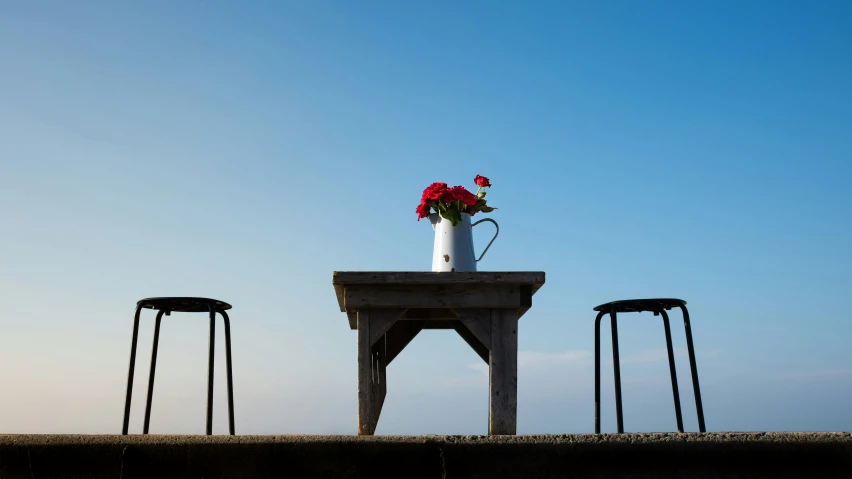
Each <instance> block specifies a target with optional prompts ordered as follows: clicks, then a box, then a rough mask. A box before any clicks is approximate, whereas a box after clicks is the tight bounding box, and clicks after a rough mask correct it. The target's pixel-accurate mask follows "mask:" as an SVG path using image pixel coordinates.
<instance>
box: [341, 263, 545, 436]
mask: <svg viewBox="0 0 852 479" xmlns="http://www.w3.org/2000/svg"><path fill="white" fill-rule="evenodd" d="M332 283H333V284H334V291H335V293H336V294H337V302H338V304H339V305H340V311H342V312H345V313H346V314H347V316H348V318H349V327H350V328H351V329H357V330H358V434H361V435H371V434H373V433H374V432H375V430H376V424H377V423H378V421H379V414H380V413H381V411H382V405H383V404H384V400H385V395H386V394H387V383H386V378H387V376H386V374H385V369H386V368H387V365H388V364H390V363H391V361H393V360H394V358H396V357H397V355H399V353H400V352H401V351H402V350H403V349H404V348H405V346H406V345H408V343H410V342H411V340H412V339H414V337H415V336H417V333H419V332H420V331H422V330H424V329H454V330H455V331H456V332H457V333H459V336H461V337H462V338H463V339H464V340H465V341H466V342H467V344H469V345H470V347H472V348H473V350H474V351H476V353H477V354H479V356H480V357H481V358H482V360H483V361H485V362H486V363H488V366H489V388H490V394H489V401H488V434H515V431H516V423H517V412H518V407H517V406H518V373H517V371H518V334H517V331H518V319H519V318H520V317H521V316H523V315H524V313H526V312H527V310H528V309H530V307H531V306H532V296H533V294H535V292H536V291H537V290H538V289H539V288H540V287H541V286H542V285H543V284H544V273H543V272H509V273H492V272H487V273H486V272H482V273H420V272H349V271H336V272H335V273H334V276H333V279H332Z"/></svg>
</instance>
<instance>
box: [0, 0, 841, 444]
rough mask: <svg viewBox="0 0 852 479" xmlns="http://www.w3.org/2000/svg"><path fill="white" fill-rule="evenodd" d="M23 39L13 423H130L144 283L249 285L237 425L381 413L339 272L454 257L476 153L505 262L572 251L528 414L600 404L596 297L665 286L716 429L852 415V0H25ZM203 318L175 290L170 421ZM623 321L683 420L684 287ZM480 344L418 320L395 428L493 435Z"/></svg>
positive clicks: (239, 351)
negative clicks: (420, 210) (130, 376)
mask: <svg viewBox="0 0 852 479" xmlns="http://www.w3.org/2000/svg"><path fill="white" fill-rule="evenodd" d="M0 65H2V75H0V205H2V208H0V303H2V305H3V307H2V311H0V364H3V365H4V366H3V367H2V368H0V385H2V389H3V391H4V392H3V394H2V395H0V432H6V433H8V432H14V433H18V432H20V433H23V432H33V433H35V432H62V433H71V432H74V433H115V432H118V431H120V429H119V428H120V421H121V415H122V408H123V399H124V396H123V394H124V387H125V380H126V373H127V371H126V368H127V357H128V352H129V346H130V333H131V320H132V312H133V307H134V305H135V302H136V301H137V300H139V299H141V298H144V297H150V296H168V295H173V296H183V295H197V296H208V297H214V298H218V299H221V300H224V301H228V302H230V303H231V304H233V305H234V310H233V312H232V315H231V317H232V323H233V325H232V334H233V337H234V369H235V396H236V406H237V431H238V432H239V433H258V434H271V433H280V434H284V433H339V434H354V433H355V432H356V430H357V428H356V412H357V405H356V394H357V393H356V389H357V387H356V349H355V348H356V344H355V340H356V335H355V333H354V332H353V331H350V330H349V329H348V326H347V322H346V318H345V315H343V314H342V313H340V312H339V311H338V310H337V305H336V301H335V297H334V294H333V290H332V287H331V275H332V272H333V271H335V270H403V271H407V270H410V271H418V270H428V269H429V267H430V264H431V247H432V231H431V228H430V227H429V225H428V223H424V222H422V221H421V222H417V221H416V220H415V214H414V208H415V206H416V205H417V202H418V200H419V197H420V192H421V191H422V189H423V188H424V187H425V186H427V185H428V184H429V183H431V182H433V181H444V182H447V183H450V184H462V185H467V186H468V187H471V186H472V185H473V182H472V180H473V177H474V176H475V175H476V174H482V175H485V176H487V177H489V178H491V181H492V183H493V184H494V186H493V188H492V189H491V191H489V196H488V198H489V200H490V201H489V202H490V203H491V204H493V205H495V206H497V207H498V208H499V210H497V211H495V212H493V213H492V214H491V215H490V217H492V218H493V219H495V220H496V221H497V222H498V223H499V224H500V227H501V230H500V237H499V238H498V239H497V241H496V242H495V243H494V246H493V247H492V248H491V250H490V251H489V252H488V254H487V255H486V257H485V259H484V260H483V261H482V262H481V263H480V269H481V270H491V271H507V270H541V271H545V272H546V273H547V284H546V285H545V286H544V287H543V288H542V289H541V290H540V292H539V293H538V294H537V295H536V297H535V298H534V306H533V309H532V310H531V311H530V312H529V313H528V314H527V315H526V316H525V317H524V318H523V319H522V320H521V325H520V336H519V349H520V353H519V356H520V359H519V361H520V364H519V379H518V382H519V391H518V432H519V433H525V434H526V433H573V432H591V431H592V428H593V391H592V377H593V376H592V364H593V363H592V357H591V351H593V320H594V313H593V311H592V308H593V307H594V306H596V305H597V304H600V303H604V302H607V301H611V300H615V299H624V298H632V297H657V296H665V297H680V298H683V299H685V300H687V301H688V303H689V304H688V305H689V308H690V312H691V315H692V319H693V332H694V335H695V347H696V351H697V358H698V369H699V373H700V379H701V385H702V393H703V399H704V408H705V416H706V422H707V428H708V430H711V431H743V430H767V431H777V430H820V431H837V430H847V431H848V430H852V413H850V412H849V408H848V404H847V401H846V398H848V397H849V395H850V394H852V357H850V355H849V352H848V351H849V342H850V340H851V339H852V322H850V319H852V317H850V312H849V309H848V308H846V304H845V299H847V298H848V296H849V292H850V291H851V290H852V273H850V271H852V252H850V248H849V245H850V244H852V225H850V218H852V133H850V132H852V87H850V85H852V6H850V4H849V3H848V2H841V1H837V2H831V1H825V2H816V3H814V2H810V3H809V2H792V1H772V2H769V1H753V2H688V4H686V3H683V2H652V1H649V2H639V3H637V2H628V1H625V2H614V1H607V2H536V3H521V2H515V3H509V2H463V3H459V2H428V3H421V4H413V3H410V2H407V3H405V4H403V3H401V2H357V3H353V2H266V3H264V2H250V3H249V4H245V3H243V4H238V3H236V2H190V1H185V2H165V1H160V2H156V1H151V2H143V3H130V2H74V3H73V5H72V4H70V3H68V2H17V1H12V2H3V3H2V4H0ZM485 234H487V233H482V232H477V233H476V235H477V236H476V238H477V241H478V242H479V244H478V248H481V247H482V245H483V244H484V241H486V237H485V236H484V235H485ZM674 318H675V319H674V321H673V337H674V341H675V348H676V349H677V351H678V356H677V361H678V363H677V364H678V374H679V376H678V377H679V380H680V389H681V397H682V402H683V407H684V418H685V426H686V428H687V429H688V430H697V424H696V421H695V416H694V407H693V405H692V399H693V398H692V393H691V388H690V380H689V368H688V364H687V362H686V356H685V353H684V348H685V341H684V338H683V326H682V323H681V321H680V320H679V316H677V315H675V316H674ZM206 327H207V325H206V321H205V320H204V318H203V316H200V315H195V316H193V315H187V314H185V315H173V316H171V317H168V318H166V320H165V321H164V324H163V329H162V332H161V342H160V353H159V354H160V355H159V359H158V365H159V367H158V375H157V386H156V390H155V398H154V410H153V414H152V420H151V430H152V432H164V433H202V432H203V431H204V404H205V399H204V398H205V394H206V385H205V380H206V347H207V346H206V341H207V339H206V338H207V331H206ZM152 330H153V314H151V315H148V316H144V320H143V323H142V328H141V333H140V352H139V356H138V358H137V364H138V365H139V369H137V376H136V377H137V381H136V388H135V391H136V393H137V394H136V396H135V397H136V401H135V402H134V406H135V407H134V413H133V418H132V422H131V432H139V431H141V423H142V412H143V410H144V404H143V401H144V385H145V383H146V381H147V365H148V360H149V354H150V340H151V336H152ZM619 333H620V338H621V344H620V345H621V353H622V358H623V364H622V378H623V385H624V405H625V429H626V430H627V431H670V430H674V429H675V423H674V414H673V409H672V404H671V391H670V388H669V382H668V381H669V379H668V367H667V364H666V361H665V355H664V353H663V351H664V347H665V342H664V336H663V331H662V326H661V324H660V322H659V318H654V317H652V316H651V315H650V314H643V315H635V314H634V315H626V316H624V317H623V319H621V320H620V322H619ZM603 334H604V337H605V338H606V337H608V334H609V331H608V328H604V330H603ZM218 338H219V341H220V343H219V349H218V351H219V353H220V354H219V356H218V358H217V361H218V362H217V368H218V371H219V372H220V373H222V372H223V367H224V357H223V354H221V353H223V351H224V350H223V347H222V346H223V345H222V343H221V340H222V335H221V328H220V334H219V336H218ZM609 354H610V350H609V347H608V343H607V342H605V343H604V347H603V356H604V358H607V357H609ZM482 366H484V363H482V362H481V361H480V360H479V358H478V357H477V356H476V354H475V353H474V352H473V351H471V350H470V349H469V348H468V346H467V345H466V344H465V343H464V342H463V341H462V340H461V338H458V337H456V336H455V335H454V334H452V333H450V332H446V331H430V332H424V333H422V334H421V335H420V336H418V338H417V339H416V340H415V341H414V342H413V343H412V344H411V345H410V346H409V348H408V349H407V350H406V351H405V353H404V354H402V355H401V356H400V357H399V358H398V359H397V360H395V361H394V363H393V364H392V366H391V367H390V368H389V371H388V375H389V390H388V398H387V400H386V402H385V407H384V411H383V414H382V418H381V421H380V422H379V425H378V429H377V433H378V434H484V433H485V432H486V431H487V424H486V419H487V400H486V399H487V378H486V376H485V374H484V372H483V369H482ZM218 378H219V381H218V382H217V388H216V394H217V395H216V412H215V423H214V431H215V432H217V433H224V432H226V431H227V420H226V415H225V411H226V408H225V390H224V384H225V382H224V375H223V374H220V375H219V376H218ZM603 378H604V383H603V384H604V389H603V395H604V402H603V408H602V413H603V427H604V429H605V430H608V431H614V429H615V414H614V410H613V399H612V379H611V362H609V361H607V362H605V363H604V369H603Z"/></svg>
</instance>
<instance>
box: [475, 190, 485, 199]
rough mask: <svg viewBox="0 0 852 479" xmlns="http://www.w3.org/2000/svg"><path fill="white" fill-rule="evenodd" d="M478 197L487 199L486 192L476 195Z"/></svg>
mask: <svg viewBox="0 0 852 479" xmlns="http://www.w3.org/2000/svg"><path fill="white" fill-rule="evenodd" d="M476 197H477V198H485V192H484V191H480V192H479V193H477V194H476Z"/></svg>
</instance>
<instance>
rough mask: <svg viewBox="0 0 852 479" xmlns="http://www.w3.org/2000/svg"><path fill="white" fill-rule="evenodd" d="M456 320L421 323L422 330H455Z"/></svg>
mask: <svg viewBox="0 0 852 479" xmlns="http://www.w3.org/2000/svg"><path fill="white" fill-rule="evenodd" d="M456 324H458V320H455V321H447V320H445V319H439V320H427V321H423V328H421V329H423V330H426V329H456Z"/></svg>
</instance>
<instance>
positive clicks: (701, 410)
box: [680, 305, 705, 432]
mask: <svg viewBox="0 0 852 479" xmlns="http://www.w3.org/2000/svg"><path fill="white" fill-rule="evenodd" d="M680 310H681V311H683V327H684V329H685V330H686V348H687V351H688V352H689V369H690V372H691V373H692V390H693V391H694V392H695V411H696V412H697V413H698V430H699V431H700V432H705V428H704V407H703V406H702V405H701V388H699V387H698V367H697V366H696V365H695V349H694V348H693V347H692V327H691V326H690V324H689V311H687V310H686V306H683V305H681V306H680Z"/></svg>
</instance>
